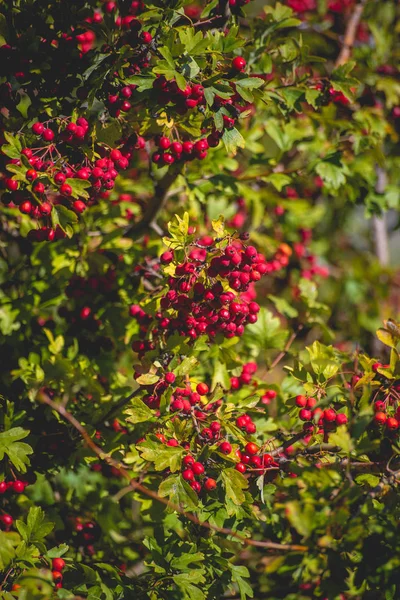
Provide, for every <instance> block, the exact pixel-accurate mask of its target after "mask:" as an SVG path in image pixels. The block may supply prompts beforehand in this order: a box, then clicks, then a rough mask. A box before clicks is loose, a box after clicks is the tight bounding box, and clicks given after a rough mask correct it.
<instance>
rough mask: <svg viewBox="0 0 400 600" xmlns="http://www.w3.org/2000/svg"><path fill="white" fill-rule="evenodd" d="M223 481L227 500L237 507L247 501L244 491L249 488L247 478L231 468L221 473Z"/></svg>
mask: <svg viewBox="0 0 400 600" xmlns="http://www.w3.org/2000/svg"><path fill="white" fill-rule="evenodd" d="M221 479H222V482H223V484H224V486H225V493H226V498H227V499H229V500H231V501H232V502H233V503H234V504H236V505H237V506H240V505H241V504H243V502H244V501H245V499H246V497H245V495H244V491H243V490H246V489H247V488H248V487H249V484H248V481H247V479H246V477H244V475H242V473H239V471H236V469H234V468H230V469H224V470H223V471H222V472H221ZM228 512H229V511H228Z"/></svg>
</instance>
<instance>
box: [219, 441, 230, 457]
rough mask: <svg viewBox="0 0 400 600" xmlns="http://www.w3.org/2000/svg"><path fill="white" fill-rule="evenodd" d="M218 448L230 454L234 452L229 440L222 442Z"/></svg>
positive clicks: (223, 452)
mask: <svg viewBox="0 0 400 600" xmlns="http://www.w3.org/2000/svg"><path fill="white" fill-rule="evenodd" d="M218 449H219V451H220V452H222V454H230V453H231V452H232V446H231V445H230V443H229V442H222V443H221V444H220V445H219V447H218Z"/></svg>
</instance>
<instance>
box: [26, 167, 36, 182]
mask: <svg viewBox="0 0 400 600" xmlns="http://www.w3.org/2000/svg"><path fill="white" fill-rule="evenodd" d="M25 177H26V178H27V180H28V181H33V180H34V179H36V177H37V173H36V171H35V169H28V170H27V172H26V175H25Z"/></svg>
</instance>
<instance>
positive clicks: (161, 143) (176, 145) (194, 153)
mask: <svg viewBox="0 0 400 600" xmlns="http://www.w3.org/2000/svg"><path fill="white" fill-rule="evenodd" d="M156 143H157V145H158V149H157V150H156V151H155V152H154V153H153V155H152V161H153V163H155V164H157V165H160V166H163V165H172V164H173V163H174V162H177V161H179V160H183V161H185V162H187V161H190V160H194V159H195V158H198V159H200V160H204V159H205V158H206V156H207V150H208V148H209V144H208V141H207V140H206V139H200V140H198V141H197V142H194V143H193V142H189V141H186V142H182V143H180V142H171V140H170V139H169V138H167V137H166V136H159V137H158V138H157V139H156Z"/></svg>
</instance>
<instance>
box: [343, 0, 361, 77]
mask: <svg viewBox="0 0 400 600" xmlns="http://www.w3.org/2000/svg"><path fill="white" fill-rule="evenodd" d="M366 3H367V0H361V1H360V2H359V3H358V4H356V5H355V7H354V10H353V14H352V15H351V17H350V19H349V22H348V23H347V27H346V32H345V34H344V40H343V46H342V49H341V51H340V53H339V56H338V57H337V59H336V63H335V67H340V65H344V64H345V63H346V62H347V61H348V60H349V58H350V56H351V51H352V48H353V46H354V42H355V39H356V35H357V30H358V26H359V24H360V21H361V17H362V14H363V12H364V8H365V5H366Z"/></svg>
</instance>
